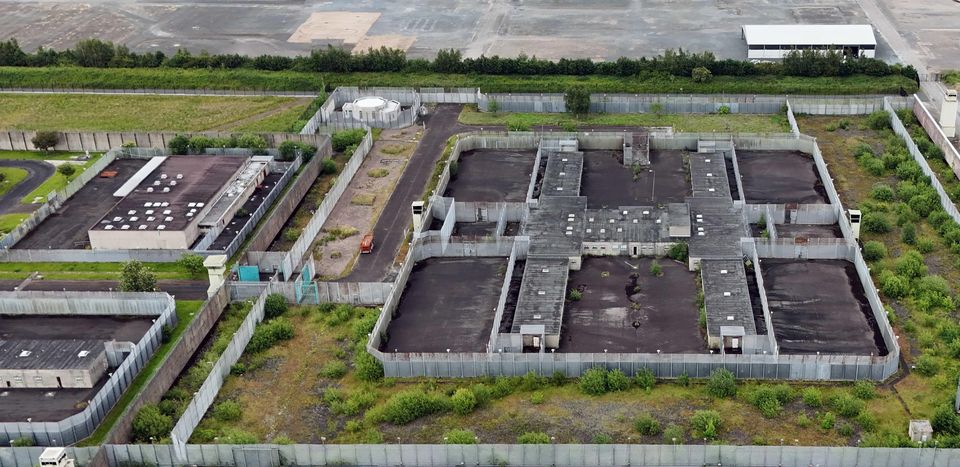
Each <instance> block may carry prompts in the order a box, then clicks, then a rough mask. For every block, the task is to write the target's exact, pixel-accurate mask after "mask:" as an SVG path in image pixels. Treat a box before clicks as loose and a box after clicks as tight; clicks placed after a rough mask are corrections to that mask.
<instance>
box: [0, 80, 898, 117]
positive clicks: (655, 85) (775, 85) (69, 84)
mask: <svg viewBox="0 0 960 467" xmlns="http://www.w3.org/2000/svg"><path fill="white" fill-rule="evenodd" d="M573 85H583V86H585V87H586V88H587V89H589V90H591V91H593V92H630V93H641V92H642V93H666V92H677V93H683V92H686V93H707V94H712V93H744V94H895V93H897V92H898V91H899V90H900V87H901V86H903V88H904V89H905V90H906V91H907V92H913V91H914V90H916V89H917V84H916V82H914V81H912V80H910V79H908V78H905V77H902V76H886V77H879V78H878V77H871V76H850V77H844V78H800V77H790V76H786V77H784V76H752V77H733V76H718V77H715V78H714V79H713V80H712V81H710V82H707V83H697V82H694V81H693V80H692V79H690V78H686V77H660V76H657V77H649V78H639V77H616V76H499V75H498V76H489V75H457V74H437V73H305V72H293V71H277V72H270V71H258V70H194V69H189V70H188V69H173V68H135V69H126V68H107V69H96V68H73V67H60V68H57V67H52V68H20V67H0V87H34V88H51V87H54V88H91V89H121V88H127V89H130V88H133V89H141V88H157V89H247V90H249V89H255V90H271V91H311V92H316V91H319V90H321V89H323V88H324V87H326V88H328V89H333V88H335V87H337V86H360V87H364V86H398V87H480V88H482V90H483V91H484V92H564V91H565V90H566V89H567V88H569V87H571V86H573ZM0 126H2V125H0Z"/></svg>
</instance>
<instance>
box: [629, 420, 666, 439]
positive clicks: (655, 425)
mask: <svg viewBox="0 0 960 467" xmlns="http://www.w3.org/2000/svg"><path fill="white" fill-rule="evenodd" d="M633 428H634V429H635V430H637V433H640V434H641V435H644V436H656V435H658V434H660V422H658V421H657V420H656V419H655V418H653V417H651V416H649V415H641V416H639V417H637V419H636V420H634V421H633Z"/></svg>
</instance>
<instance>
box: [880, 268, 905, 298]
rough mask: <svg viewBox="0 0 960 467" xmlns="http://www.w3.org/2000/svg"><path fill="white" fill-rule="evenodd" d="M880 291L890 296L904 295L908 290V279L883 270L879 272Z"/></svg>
mask: <svg viewBox="0 0 960 467" xmlns="http://www.w3.org/2000/svg"><path fill="white" fill-rule="evenodd" d="M880 291H881V292H883V294H884V295H886V296H887V297H890V298H901V297H905V296H906V295H907V293H909V292H910V279H907V278H906V277H902V276H898V275H896V274H894V273H893V272H891V271H883V272H882V273H880Z"/></svg>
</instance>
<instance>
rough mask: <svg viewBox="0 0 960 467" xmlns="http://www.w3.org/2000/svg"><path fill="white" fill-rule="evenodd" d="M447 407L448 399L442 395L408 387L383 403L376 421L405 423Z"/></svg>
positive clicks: (444, 409)
mask: <svg viewBox="0 0 960 467" xmlns="http://www.w3.org/2000/svg"><path fill="white" fill-rule="evenodd" d="M449 407H450V401H449V400H448V399H447V398H446V397H445V396H443V395H440V394H433V393H426V392H424V391H423V390H422V389H409V390H406V391H401V392H398V393H396V394H394V395H393V396H391V397H390V399H388V400H387V402H386V403H384V405H383V407H382V411H381V412H380V414H379V417H378V421H383V422H388V423H391V424H394V425H406V424H407V423H410V422H412V421H414V420H416V419H418V418H420V417H425V416H427V415H432V414H435V413H440V412H444V411H446V410H447V409H448V408H449Z"/></svg>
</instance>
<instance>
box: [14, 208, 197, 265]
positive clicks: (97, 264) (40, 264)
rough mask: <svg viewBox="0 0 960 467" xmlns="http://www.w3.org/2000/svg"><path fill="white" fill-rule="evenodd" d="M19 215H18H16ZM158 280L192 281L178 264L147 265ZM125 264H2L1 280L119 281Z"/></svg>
mask: <svg viewBox="0 0 960 467" xmlns="http://www.w3.org/2000/svg"><path fill="white" fill-rule="evenodd" d="M16 215H18V214H16ZM145 265H146V266H147V267H148V268H149V269H150V270H151V271H153V273H154V274H155V275H156V276H157V279H192V278H193V276H191V275H190V273H189V272H188V271H186V270H185V269H183V268H182V267H180V266H179V265H178V264H177V263H145ZM122 269H123V263H15V262H0V279H26V278H27V276H29V275H30V274H32V273H33V272H39V273H40V275H42V276H43V277H44V278H45V279H50V280H118V279H119V278H120V271H121V270H122Z"/></svg>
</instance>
